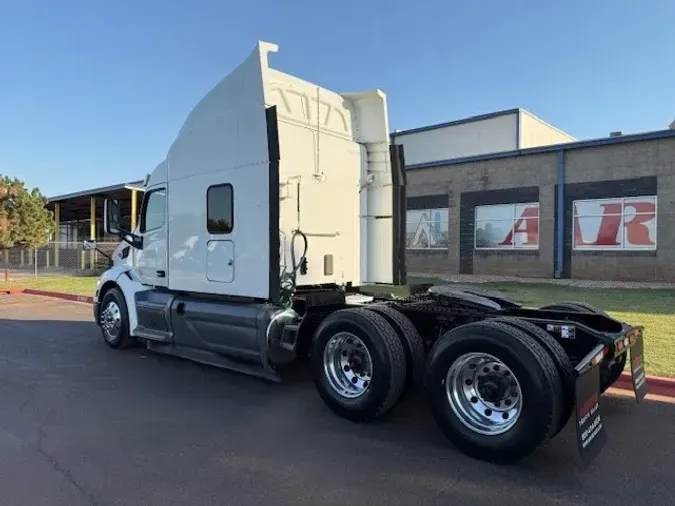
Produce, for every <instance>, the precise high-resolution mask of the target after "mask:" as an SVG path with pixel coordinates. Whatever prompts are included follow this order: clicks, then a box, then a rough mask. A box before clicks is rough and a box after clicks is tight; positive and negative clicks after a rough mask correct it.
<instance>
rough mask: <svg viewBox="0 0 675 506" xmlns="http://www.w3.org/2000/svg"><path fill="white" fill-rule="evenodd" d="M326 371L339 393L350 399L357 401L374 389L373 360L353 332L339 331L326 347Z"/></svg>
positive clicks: (331, 383)
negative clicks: (369, 388) (372, 382)
mask: <svg viewBox="0 0 675 506" xmlns="http://www.w3.org/2000/svg"><path fill="white" fill-rule="evenodd" d="M323 371H324V374H325V375H326V378H327V379H328V384H329V385H330V386H331V388H332V389H333V390H335V392H337V393H338V394H339V395H341V396H342V397H345V398H347V399H355V398H357V397H360V396H361V395H363V394H364V393H365V392H366V391H367V390H368V387H369V386H370V381H371V380H372V377H373V360H372V358H371V357H370V353H369V352H368V349H367V348H366V345H365V344H363V341H361V339H359V338H358V337H356V336H355V335H354V334H350V333H349V332H339V333H337V334H335V335H334V336H333V337H331V338H330V340H329V341H328V343H327V344H326V347H325V348H324V351H323Z"/></svg>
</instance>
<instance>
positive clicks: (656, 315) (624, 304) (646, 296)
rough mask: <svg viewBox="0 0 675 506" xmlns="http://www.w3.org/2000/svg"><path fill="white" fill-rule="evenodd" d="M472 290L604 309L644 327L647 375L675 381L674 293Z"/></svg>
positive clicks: (527, 301)
mask: <svg viewBox="0 0 675 506" xmlns="http://www.w3.org/2000/svg"><path fill="white" fill-rule="evenodd" d="M414 281H415V282H433V281H427V280H423V281H419V280H414ZM475 286H476V287H477V288H480V289H482V290H489V291H497V292H500V293H502V294H504V295H507V296H509V297H511V298H512V299H516V300H518V301H519V302H520V303H522V304H523V305H525V306H528V307H538V306H543V305H545V304H551V303H553V302H560V301H574V300H576V301H583V302H586V303H588V304H592V305H594V306H596V307H599V308H602V309H604V310H605V311H607V312H608V313H609V314H610V315H611V316H612V317H614V318H617V319H618V320H621V321H624V322H627V323H630V324H632V325H644V327H645V331H644V336H645V363H646V369H647V373H648V374H653V375H656V376H670V377H675V290H666V289H663V290H656V289H649V290H626V289H616V288H613V289H606V288H603V289H599V288H597V289H596V288H573V287H566V286H555V285H550V284H521V283H482V284H480V285H475ZM368 290H369V291H371V293H375V292H379V293H390V292H394V293H396V294H397V295H404V294H405V293H407V289H406V288H404V287H395V289H393V287H391V288H388V287H369V289H368Z"/></svg>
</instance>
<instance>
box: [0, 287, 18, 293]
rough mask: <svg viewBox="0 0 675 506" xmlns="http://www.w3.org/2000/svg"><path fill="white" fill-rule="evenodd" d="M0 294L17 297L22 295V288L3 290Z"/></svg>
mask: <svg viewBox="0 0 675 506" xmlns="http://www.w3.org/2000/svg"><path fill="white" fill-rule="evenodd" d="M0 293H1V294H4V295H17V294H20V293H23V288H3V289H2V290H0Z"/></svg>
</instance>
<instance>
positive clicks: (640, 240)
mask: <svg viewBox="0 0 675 506" xmlns="http://www.w3.org/2000/svg"><path fill="white" fill-rule="evenodd" d="M573 212H574V215H573V220H572V221H573V237H574V243H573V244H574V249H575V250H581V251H583V250H624V251H635V250H655V249H656V196H653V195H649V196H644V197H628V198H616V199H594V200H575V201H574V211H573Z"/></svg>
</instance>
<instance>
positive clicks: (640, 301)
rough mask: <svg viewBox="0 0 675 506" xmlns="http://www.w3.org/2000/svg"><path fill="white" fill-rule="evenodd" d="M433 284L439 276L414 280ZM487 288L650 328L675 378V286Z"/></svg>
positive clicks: (82, 282) (43, 281)
mask: <svg viewBox="0 0 675 506" xmlns="http://www.w3.org/2000/svg"><path fill="white" fill-rule="evenodd" d="M96 280H97V278H96V277H53V278H36V279H34V278H26V279H17V280H14V281H10V282H5V281H0V289H2V288H12V287H23V288H35V289H39V290H51V291H56V292H64V293H72V294H77V295H93V293H94V289H95V286H96ZM413 281H414V282H432V281H433V280H431V281H429V280H413ZM476 286H477V287H478V288H481V289H483V290H494V291H498V292H501V293H503V294H505V295H508V296H509V297H511V298H514V299H516V300H518V301H519V302H521V303H522V304H524V305H525V306H529V307H537V306H543V305H545V304H550V303H553V302H559V301H563V300H568V301H570V300H578V301H583V302H587V303H589V304H593V305H594V306H597V307H599V308H602V309H604V310H606V311H607V312H608V313H609V314H610V315H611V316H613V317H615V318H617V319H620V320H622V321H625V322H628V323H630V324H633V325H644V327H645V361H646V368H647V372H648V373H649V374H655V375H657V376H671V377H675V290H665V289H664V290H626V289H593V288H572V287H564V286H555V285H550V284H521V283H508V284H506V283H483V284H480V285H476ZM365 291H370V292H371V293H373V292H379V293H391V292H393V293H396V294H397V295H405V294H406V293H407V288H406V287H368V288H367V289H366V290H365Z"/></svg>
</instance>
